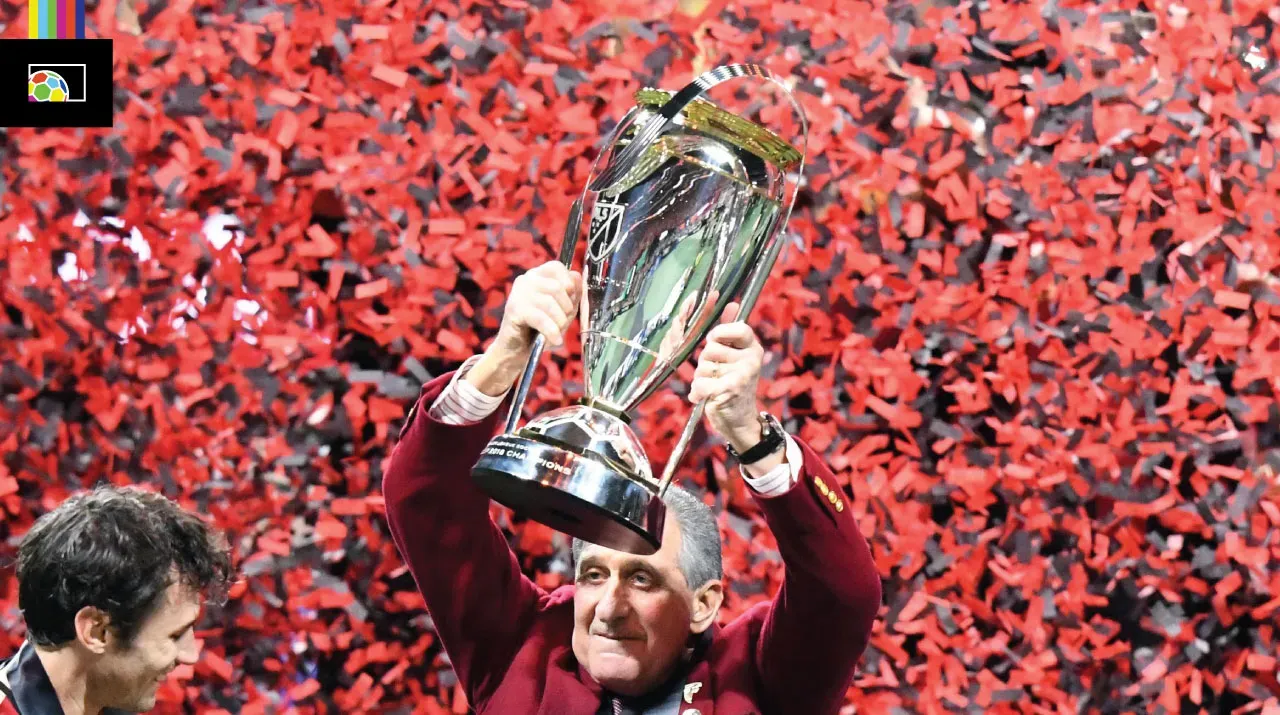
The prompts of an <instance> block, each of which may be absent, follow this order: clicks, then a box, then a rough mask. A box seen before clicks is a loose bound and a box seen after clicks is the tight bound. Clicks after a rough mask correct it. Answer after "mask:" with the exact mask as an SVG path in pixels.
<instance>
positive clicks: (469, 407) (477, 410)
mask: <svg viewBox="0 0 1280 715" xmlns="http://www.w3.org/2000/svg"><path fill="white" fill-rule="evenodd" d="M479 359H480V356H479V355H472V356H471V357H469V358H467V360H466V362H464V363H462V365H461V366H460V367H459V368H458V371H457V372H455V373H454V374H453V379H452V380H450V381H449V384H448V385H447V386H445V388H444V390H443V391H442V392H441V393H440V396H439V397H437V398H436V401H435V402H434V403H432V405H431V410H430V411H429V412H428V414H429V415H431V417H432V419H435V420H436V421H437V422H443V423H444V424H447V425H473V424H475V423H477V422H479V421H481V420H483V419H484V418H486V417H488V416H489V415H491V414H493V411H494V410H496V409H498V406H499V405H501V404H502V401H503V400H504V399H506V397H507V393H506V392H504V393H502V394H501V395H498V396H496V397H493V396H490V395H486V394H484V393H483V392H481V391H479V390H477V389H476V388H475V386H474V385H472V384H471V383H469V382H467V381H466V380H463V379H462V378H463V377H465V376H466V374H467V372H469V371H470V370H471V368H472V367H473V366H474V365H475V364H476V361H477V360H479ZM508 392H509V391H508Z"/></svg>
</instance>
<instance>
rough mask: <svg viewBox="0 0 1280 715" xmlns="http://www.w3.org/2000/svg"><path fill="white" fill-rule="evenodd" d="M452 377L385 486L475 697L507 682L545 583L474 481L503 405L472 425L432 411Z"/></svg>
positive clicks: (417, 416) (405, 544) (393, 517)
mask: <svg viewBox="0 0 1280 715" xmlns="http://www.w3.org/2000/svg"><path fill="white" fill-rule="evenodd" d="M451 377H452V375H451V374H448V375H443V376H441V377H439V378H436V379H435V380H432V381H431V382H430V383H428V384H427V385H426V386H425V387H424V388H423V390H422V396H421V397H420V398H419V400H418V402H417V403H416V404H415V405H414V406H413V408H412V409H411V410H410V413H409V415H408V417H407V418H406V422H405V426H404V427H403V428H402V429H401V432H400V441H399V443H398V444H397V445H396V447H395V449H394V450H393V451H392V453H391V461H390V464H389V465H388V468H387V472H386V474H385V475H384V477H383V480H382V493H383V496H384V498H385V499H386V504H387V522H388V523H389V524H390V526H391V534H392V537H393V538H394V539H395V544H396V548H397V549H398V550H399V551H400V555H401V556H402V557H403V558H404V560H405V562H406V563H407V564H408V566H409V570H410V571H411V572H412V573H413V578H414V580H415V581H416V582H417V584H418V590H419V591H421V593H422V597H423V599H424V600H425V601H426V604H427V610H428V611H429V612H430V614H431V618H432V620H433V621H434V622H435V628H436V633H437V635H438V636H439V637H440V641H441V643H442V645H443V646H444V649H445V652H446V653H447V654H448V655H449V659H450V660H451V661H452V663H453V668H454V671H455V672H456V673H457V674H458V679H459V681H460V682H461V683H462V686H463V688H464V689H465V690H466V693H467V698H468V699H469V701H470V702H471V703H472V704H473V705H475V704H478V703H482V702H484V700H485V699H486V698H487V697H488V696H489V695H490V694H492V693H493V691H494V689H496V688H497V686H498V685H499V683H501V681H502V677H503V674H504V672H505V670H506V668H507V666H508V665H509V664H510V662H511V658H512V656H513V655H514V653H515V651H516V648H517V647H518V646H519V644H520V641H521V639H522V638H523V637H524V635H525V634H526V633H527V632H528V629H529V627H530V625H531V623H532V619H533V616H534V614H535V612H536V610H537V606H538V602H539V599H540V598H541V597H542V596H543V595H544V593H543V592H542V590H541V589H539V588H538V587H537V586H536V585H535V584H534V583H533V582H532V581H530V580H529V579H528V578H527V577H525V575H524V574H523V573H522V572H521V570H520V565H519V562H518V561H517V560H516V557H515V555H514V554H513V553H512V552H511V549H510V548H509V547H508V545H507V540H506V538H505V536H504V535H503V533H502V531H501V530H500V529H499V528H498V526H497V525H496V524H494V523H493V520H492V519H490V518H489V498H488V496H487V495H486V494H484V492H482V491H480V489H479V488H477V487H476V486H475V485H474V483H473V482H472V481H471V467H472V465H474V464H475V463H476V461H477V460H478V459H479V458H480V451H481V450H482V449H484V447H485V445H486V444H487V443H488V441H489V439H490V438H491V437H492V436H493V435H494V433H495V429H496V427H497V423H498V420H499V415H498V412H500V411H501V410H495V413H494V414H493V415H491V416H490V417H489V418H488V419H486V420H484V421H483V422H480V423H478V424H474V425H467V426H456V425H447V424H444V423H441V422H439V421H437V420H434V419H432V418H431V416H430V414H429V413H428V411H429V409H430V407H431V404H432V403H433V402H434V401H435V399H436V397H437V396H439V394H440V392H441V391H442V390H443V389H444V388H445V386H446V385H448V383H449V379H450V378H451Z"/></svg>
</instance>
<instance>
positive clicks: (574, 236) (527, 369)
mask: <svg viewBox="0 0 1280 715" xmlns="http://www.w3.org/2000/svg"><path fill="white" fill-rule="evenodd" d="M581 232H582V197H581V196H579V197H578V198H576V199H574V201H573V207H572V208H570V209H569V222H568V223H567V224H565V227H564V240H563V241H561V242H560V255H559V256H557V260H559V261H560V262H561V263H563V264H564V265H565V266H566V267H570V268H572V267H573V252H574V250H575V249H577V247H578V234H580V233H581ZM579 300H581V298H579ZM546 345H547V339H546V337H544V336H543V335H542V334H541V333H539V334H538V337H536V338H534V339H533V349H532V350H530V351H529V361H528V362H527V363H525V365H524V374H523V375H521V376H520V384H518V385H517V386H516V392H515V395H513V396H512V398H511V409H510V411H508V412H507V424H506V426H505V427H504V428H503V430H502V431H503V432H504V433H505V434H512V433H514V432H515V431H516V425H517V424H518V423H519V422H520V413H522V412H523V411H524V403H525V400H527V399H528V398H529V386H530V385H531V384H533V374H534V373H535V372H537V371H538V360H539V359H541V358H542V350H543V348H545V347H546Z"/></svg>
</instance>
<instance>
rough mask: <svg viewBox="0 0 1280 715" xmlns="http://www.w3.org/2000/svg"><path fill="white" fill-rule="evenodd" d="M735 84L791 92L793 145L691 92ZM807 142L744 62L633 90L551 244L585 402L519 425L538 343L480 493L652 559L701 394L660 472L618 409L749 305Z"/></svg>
mask: <svg viewBox="0 0 1280 715" xmlns="http://www.w3.org/2000/svg"><path fill="white" fill-rule="evenodd" d="M746 77H755V78H760V79H763V80H766V81H769V82H772V83H774V84H776V85H777V86H778V87H779V88H780V89H781V91H782V92H783V93H784V94H785V96H786V98H787V99H788V100H790V103H791V106H792V109H793V110H794V111H795V112H796V114H797V115H798V117H799V120H800V127H801V142H802V143H801V147H802V148H801V149H799V150H798V149H796V148H795V147H794V146H792V145H791V144H790V143H788V142H787V141H785V140H783V139H782V138H780V137H778V136H777V135H775V134H774V133H773V132H770V131H768V130H767V129H765V128H764V127H761V126H760V125H759V124H756V123H754V122H751V121H748V120H747V119H744V118H742V117H741V116H739V115H737V114H734V113H731V112H729V111H727V110H726V109H724V108H722V107H721V106H720V105H718V104H715V103H713V102H711V101H709V100H707V99H703V98H701V95H702V94H703V93H704V92H706V91H707V90H708V89H710V88H712V87H714V86H716V85H718V84H721V83H723V82H727V81H730V80H735V79H739V78H746ZM807 135H808V125H807V122H806V119H805V116H804V111H803V110H802V109H801V107H800V105H799V103H798V102H797V101H796V99H795V97H794V96H793V95H792V94H791V92H790V91H789V90H788V89H787V87H786V85H784V84H783V83H782V82H781V80H779V79H778V78H777V77H775V76H774V75H772V74H771V73H770V72H769V71H768V70H765V69H763V68H761V67H758V66H755V65H749V64H734V65H726V66H723V67H717V68H716V69H713V70H710V71H708V72H706V73H704V74H702V75H700V76H699V77H697V78H696V79H694V80H693V81H692V82H691V83H690V84H689V85H688V86H686V87H685V88H684V89H682V90H680V91H679V92H676V93H675V94H674V95H673V94H671V93H669V92H666V91H663V90H658V89H643V90H640V91H639V92H637V94H636V106H635V107H633V108H632V109H631V110H630V111H629V112H628V113H627V115H626V116H625V117H624V118H623V120H622V121H621V122H620V123H619V124H618V126H617V127H616V128H615V129H614V131H613V133H612V134H611V136H610V138H609V140H608V142H607V143H606V145H605V147H604V149H603V150H602V151H601V153H600V155H599V156H598V157H597V159H596V162H595V165H594V166H593V167H592V171H591V175H590V176H589V178H588V181H587V187H586V188H585V189H584V191H583V193H582V196H581V197H579V198H578V199H577V200H576V201H575V202H574V204H573V209H572V210H571V212H570V216H569V222H568V225H567V226H566V228H565V239H564V242H563V243H562V245H561V247H560V256H559V258H560V260H561V261H562V262H563V263H565V264H566V265H571V264H572V262H573V258H574V255H575V252H576V249H577V245H578V240H579V237H580V236H582V235H583V234H585V239H586V252H585V253H586V257H585V261H584V267H583V271H582V275H583V288H584V290H583V295H582V296H581V299H580V310H579V321H580V322H581V328H582V330H581V334H582V360H583V377H584V383H585V385H584V387H585V390H584V392H585V395H584V396H583V398H582V399H581V401H580V402H579V403H578V404H576V405H573V406H570V407H564V408H560V409H556V410H552V411H550V412H546V413H544V414H541V415H538V416H537V417H535V418H534V419H532V420H531V421H529V422H528V423H527V424H525V425H524V426H523V427H522V428H520V429H517V428H516V425H517V422H518V421H519V418H520V415H521V411H522V409H523V407H524V403H525V400H526V398H527V397H528V391H529V386H530V384H531V383H532V380H533V376H534V373H535V372H536V368H537V363H538V360H539V358H540V356H541V353H542V349H543V345H544V342H543V339H542V337H541V336H538V337H537V338H536V340H535V342H534V346H533V350H532V353H531V355H530V357H529V362H528V365H526V367H525V371H524V374H523V375H522V377H521V380H520V382H519V384H518V385H517V386H516V389H515V392H514V394H513V396H512V403H511V407H510V413H509V415H508V417H507V421H506V426H505V429H504V431H503V433H502V434H500V435H498V436H497V437H495V438H493V440H491V441H490V442H489V444H488V445H486V447H485V449H484V450H483V452H482V453H481V456H480V459H479V461H477V462H476V464H475V466H474V467H473V468H472V472H471V473H472V478H473V479H474V480H475V482H476V483H477V484H478V485H479V486H480V488H481V489H483V490H484V491H485V492H486V493H487V494H488V495H489V496H490V497H491V498H492V499H494V500H495V501H497V502H498V503H500V504H503V505H505V506H508V507H510V508H512V509H513V510H515V511H516V512H517V513H520V514H523V515H525V516H527V517H528V518H530V519H533V520H534V521H537V522H540V523H542V524H545V525H546V526H549V527H551V528H553V529H555V530H557V531H560V532H562V533H565V534H568V535H570V536H573V537H576V538H579V539H582V540H584V541H587V542H590V543H594V544H599V545H602V546H605V547H608V548H611V549H615V550H618V551H626V552H629V553H635V554H651V553H653V552H655V551H656V550H657V549H658V548H659V547H660V546H661V542H662V529H663V523H664V521H665V516H666V509H665V505H664V504H663V502H662V496H663V494H664V493H665V491H666V489H667V487H668V486H669V485H670V484H671V479H672V477H673V475H674V473H675V469H676V467H677V465H678V464H679V461H680V459H681V457H683V455H684V452H685V450H686V449H687V448H688V445H689V440H690V438H691V437H692V436H693V433H694V430H695V428H696V427H697V423H698V422H699V421H701V419H702V414H703V410H704V409H705V402H704V403H702V404H698V405H696V406H695V407H694V410H693V414H692V415H691V416H690V418H689V420H688V422H687V423H686V424H685V426H684V430H683V432H682V433H681V436H680V439H679V440H678V441H677V443H676V445H675V448H674V450H673V452H672V455H671V457H670V459H668V460H667V463H666V465H665V467H664V469H663V474H662V476H661V477H660V478H657V479H655V478H654V475H653V469H652V467H651V466H650V463H649V459H648V457H647V456H646V454H645V452H644V449H643V448H642V446H641V443H640V441H639V439H637V437H636V435H635V433H634V432H633V431H632V429H631V427H630V422H631V418H630V414H632V413H633V411H634V410H635V409H636V408H637V407H638V406H639V405H640V404H641V403H642V402H643V401H644V400H645V398H647V397H648V396H649V395H651V394H652V393H653V392H654V391H655V390H656V389H657V388H658V387H660V386H661V385H662V383H663V382H664V381H665V380H666V379H667V377H668V376H670V375H671V373H672V372H674V371H675V369H676V368H677V367H678V366H679V365H680V364H681V363H682V362H683V361H684V360H686V359H687V358H688V357H689V355H690V354H691V353H692V352H693V351H694V349H695V348H696V347H697V346H698V344H699V343H701V342H702V340H703V339H704V338H705V337H706V334H707V332H709V331H710V329H711V328H712V327H714V326H715V325H716V323H717V322H718V321H719V318H720V315H721V313H722V312H723V311H724V309H725V307H726V306H727V305H728V304H729V303H730V302H731V301H734V300H737V301H739V303H740V306H741V308H740V313H739V317H738V319H739V320H743V319H745V317H746V316H747V314H748V313H749V312H750V310H751V308H752V306H753V305H754V303H755V300H756V298H757V296H758V295H759V293H760V289H761V288H762V287H763V285H764V282H765V280H766V279H767V278H768V275H769V272H770V271H771V270H772V268H773V264H774V262H775V260H776V259H777V256H778V252H779V250H780V248H781V246H782V243H783V239H782V232H783V228H784V227H785V226H786V223H787V220H788V218H789V217H790V214H791V209H792V206H793V205H794V204H795V197H796V193H797V191H798V189H799V177H800V174H801V172H802V171H803V167H804V160H805V151H806V150H807ZM597 170H599V171H598V173H597ZM789 177H790V180H789ZM788 184H790V185H791V186H790V190H789V191H788ZM588 217H589V218H588Z"/></svg>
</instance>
